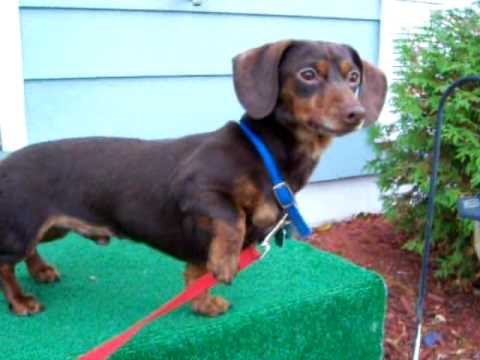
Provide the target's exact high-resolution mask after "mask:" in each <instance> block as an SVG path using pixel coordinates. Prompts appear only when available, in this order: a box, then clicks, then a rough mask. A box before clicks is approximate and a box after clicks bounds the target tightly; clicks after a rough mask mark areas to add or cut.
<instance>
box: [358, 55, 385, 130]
mask: <svg viewBox="0 0 480 360" xmlns="http://www.w3.org/2000/svg"><path fill="white" fill-rule="evenodd" d="M362 67H363V71H362V73H363V76H362V88H361V91H360V94H359V100H360V102H361V103H362V105H363V107H364V108H365V112H366V116H365V125H364V126H369V125H371V124H373V123H374V122H375V121H377V119H378V117H379V116H380V112H381V111H382V108H383V104H384V103H385V96H386V95H387V78H386V76H385V74H384V73H383V71H382V70H380V69H379V68H377V67H376V66H374V65H372V64H370V63H369V62H367V61H363V66H362Z"/></svg>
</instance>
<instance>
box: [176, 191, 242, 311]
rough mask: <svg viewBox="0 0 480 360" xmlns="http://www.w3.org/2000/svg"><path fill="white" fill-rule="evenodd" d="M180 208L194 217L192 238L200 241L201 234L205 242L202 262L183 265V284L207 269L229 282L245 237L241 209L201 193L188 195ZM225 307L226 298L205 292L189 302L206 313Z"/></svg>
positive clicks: (227, 306) (221, 198)
mask: <svg viewBox="0 0 480 360" xmlns="http://www.w3.org/2000/svg"><path fill="white" fill-rule="evenodd" d="M183 209H184V210H185V211H186V213H188V214H189V215H188V218H190V219H195V220H194V223H195V225H194V228H195V229H196V231H194V232H193V234H192V235H193V236H192V237H193V238H194V239H197V240H196V241H199V242H203V241H202V240H201V238H203V237H204V236H205V238H204V239H205V240H207V238H208V244H209V247H208V251H207V259H206V262H203V261H202V262H197V263H188V264H187V268H186V271H185V274H184V275H185V282H186V284H187V285H189V284H190V283H191V282H192V281H194V280H195V279H197V278H199V277H200V276H202V275H204V274H205V273H206V272H207V271H211V272H212V273H213V275H214V276H215V277H216V278H217V279H218V280H219V281H221V282H224V283H227V284H229V283H231V282H232V280H233V278H234V276H235V274H236V273H237V271H238V260H239V257H240V252H241V250H242V247H243V243H244V239H245V233H246V216H245V212H244V211H243V210H241V209H239V208H238V207H237V206H234V204H232V203H230V201H228V200H226V199H225V197H223V196H219V195H217V194H212V193H210V194H205V193H203V194H202V196H201V199H199V198H195V199H194V198H193V197H191V198H189V200H188V201H187V202H186V204H185V203H184V207H183ZM195 234H196V235H195ZM199 234H203V235H199ZM197 236H199V237H198V238H197ZM228 308H229V303H228V301H226V300H225V299H222V298H220V297H214V296H211V295H210V294H208V292H205V293H203V294H202V295H200V296H198V297H197V298H196V299H194V300H193V301H192V309H193V311H195V312H197V313H200V314H202V315H207V316H216V315H219V314H221V313H224V312H225V311H227V310H228Z"/></svg>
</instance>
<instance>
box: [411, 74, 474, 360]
mask: <svg viewBox="0 0 480 360" xmlns="http://www.w3.org/2000/svg"><path fill="white" fill-rule="evenodd" d="M473 82H480V76H466V77H463V78H461V79H459V80H457V81H455V82H454V83H453V84H452V85H450V86H449V87H448V88H447V90H445V92H444V93H443V95H442V97H441V99H440V103H439V105H438V110H437V120H436V127H435V139H434V145H433V159H432V174H431V177H430V191H429V194H428V207H427V222H426V223H425V233H424V244H423V256H422V271H421V274H420V282H419V289H418V300H417V305H416V329H417V330H416V331H417V332H416V336H415V346H414V351H413V359H414V360H418V359H419V356H420V346H421V340H422V324H423V310H424V306H425V293H426V289H427V279H428V260H429V256H430V248H431V242H432V225H433V213H434V209H435V193H436V187H437V170H438V163H439V160H440V143H441V130H442V124H443V115H444V110H445V103H446V102H447V99H448V97H449V96H450V95H451V94H452V93H453V92H454V91H455V89H456V88H457V87H460V86H462V85H465V84H469V83H473Z"/></svg>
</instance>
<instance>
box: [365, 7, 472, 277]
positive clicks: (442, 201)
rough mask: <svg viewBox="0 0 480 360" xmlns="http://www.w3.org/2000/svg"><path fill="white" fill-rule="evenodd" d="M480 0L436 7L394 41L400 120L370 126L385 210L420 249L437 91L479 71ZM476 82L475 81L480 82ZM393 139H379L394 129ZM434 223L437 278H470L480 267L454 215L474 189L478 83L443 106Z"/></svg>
mask: <svg viewBox="0 0 480 360" xmlns="http://www.w3.org/2000/svg"><path fill="white" fill-rule="evenodd" d="M479 7H480V2H476V3H475V5H473V6H472V8H470V9H455V10H448V11H444V12H437V13H434V14H433V15H432V17H431V19H430V22H429V23H428V24H427V25H426V26H425V27H423V28H421V29H420V30H419V31H418V32H416V33H415V34H413V35H409V36H407V37H405V38H402V39H400V40H398V41H397V42H396V49H397V51H398V54H399V61H400V64H401V68H400V70H399V71H398V73H397V76H398V78H399V79H400V80H398V81H397V82H395V83H393V85H392V87H391V91H392V93H393V105H394V108H395V109H396V111H397V112H398V115H399V121H398V122H396V123H394V124H392V125H383V126H382V125H379V126H377V127H374V128H373V129H372V131H371V140H372V143H373V146H374V150H375V158H374V160H372V161H371V162H370V163H369V164H368V165H367V168H368V169H369V170H370V171H373V172H375V173H377V174H379V181H378V184H379V187H380V189H381V191H382V200H383V207H384V211H385V214H386V216H387V218H388V219H389V220H391V221H392V222H393V223H394V224H395V225H396V226H397V227H398V229H399V230H402V231H404V232H406V233H407V234H408V235H409V239H410V240H409V241H408V242H407V243H405V244H404V247H405V248H406V249H408V250H412V251H416V252H419V253H421V251H422V247H423V228H424V224H425V219H426V208H427V196H428V190H429V181H430V172H431V153H432V147H433V133H434V128H435V116H436V112H437V107H438V103H439V100H440V96H441V95H442V93H443V91H444V90H445V89H446V88H447V87H448V86H449V85H450V84H451V83H452V82H453V81H455V80H457V79H458V78H460V77H462V76H465V75H480V8H479ZM479 85H480V84H479ZM397 135H398V137H396V140H394V141H385V139H391V138H392V136H393V137H394V136H397ZM438 175H439V177H438V187H437V196H436V200H435V218H434V230H433V244H434V254H433V256H434V262H435V263H436V275H437V276H440V277H447V276H460V277H467V278H468V277H471V276H472V275H473V274H474V272H475V271H476V267H478V260H477V259H476V258H475V253H474V250H473V242H472V231H473V222H472V221H468V220H461V219H459V218H458V217H457V211H456V202H457V200H458V198H459V197H460V196H461V195H463V194H474V193H478V192H479V190H480V88H478V87H477V88H475V87H473V86H472V87H470V88H468V89H465V88H464V89H462V90H459V91H456V93H455V94H454V95H453V96H451V97H450V99H449V100H448V104H447V106H446V109H445V122H444V126H443V130H442V148H441V162H440V166H439V173H438Z"/></svg>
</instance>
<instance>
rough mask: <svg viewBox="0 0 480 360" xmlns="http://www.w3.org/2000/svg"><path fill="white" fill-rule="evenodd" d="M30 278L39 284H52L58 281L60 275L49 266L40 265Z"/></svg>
mask: <svg viewBox="0 0 480 360" xmlns="http://www.w3.org/2000/svg"><path fill="white" fill-rule="evenodd" d="M32 277H33V278H34V279H35V280H37V281H38V282H41V283H52V282H56V281H59V280H60V274H59V273H58V271H57V270H56V269H55V268H54V267H53V266H51V265H47V264H45V265H42V266H40V267H38V268H37V269H35V271H34V272H32Z"/></svg>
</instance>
